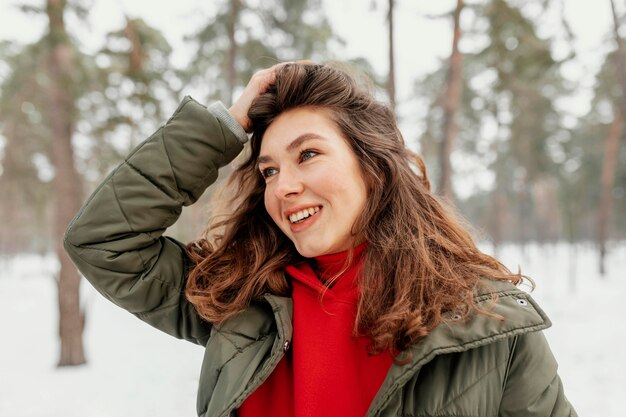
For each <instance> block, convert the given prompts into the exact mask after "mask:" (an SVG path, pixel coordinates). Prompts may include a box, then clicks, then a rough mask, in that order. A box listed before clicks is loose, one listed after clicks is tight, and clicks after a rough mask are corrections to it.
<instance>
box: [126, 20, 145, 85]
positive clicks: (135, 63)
mask: <svg viewBox="0 0 626 417" xmlns="http://www.w3.org/2000/svg"><path fill="white" fill-rule="evenodd" d="M124 36H126V38H127V39H128V40H129V41H130V54H129V62H128V74H129V75H130V76H131V78H134V77H137V76H138V75H140V74H141V73H142V72H143V64H144V52H143V45H142V44H141V37H140V36H139V33H138V32H137V23H136V22H135V21H134V20H131V19H129V18H128V17H127V18H126V26H125V27H124Z"/></svg>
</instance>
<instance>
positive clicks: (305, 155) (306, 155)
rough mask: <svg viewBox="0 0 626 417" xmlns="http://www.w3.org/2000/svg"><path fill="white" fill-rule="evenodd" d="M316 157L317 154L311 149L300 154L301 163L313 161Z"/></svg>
mask: <svg viewBox="0 0 626 417" xmlns="http://www.w3.org/2000/svg"><path fill="white" fill-rule="evenodd" d="M316 155H317V152H315V151H312V150H309V149H307V150H304V151H302V152H300V161H302V162H304V161H306V160H307V159H311V158H313V157H314V156H316Z"/></svg>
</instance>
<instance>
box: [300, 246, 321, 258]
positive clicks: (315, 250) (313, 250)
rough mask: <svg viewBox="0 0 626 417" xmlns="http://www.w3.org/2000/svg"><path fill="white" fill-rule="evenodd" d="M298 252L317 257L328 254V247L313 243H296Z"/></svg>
mask: <svg viewBox="0 0 626 417" xmlns="http://www.w3.org/2000/svg"><path fill="white" fill-rule="evenodd" d="M295 246H296V250H297V251H298V253H299V254H300V255H302V256H304V257H305V258H315V257H316V256H320V255H326V254H327V253H328V248H321V247H319V246H311V245H297V244H296V245H295Z"/></svg>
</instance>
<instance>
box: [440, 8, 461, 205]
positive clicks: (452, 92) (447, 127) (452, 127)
mask: <svg viewBox="0 0 626 417" xmlns="http://www.w3.org/2000/svg"><path fill="white" fill-rule="evenodd" d="M462 9H463V0H457V2H456V9H455V11H454V36H453V38H452V53H451V54H450V67H449V69H448V88H447V91H446V95H445V99H444V104H443V106H444V125H443V138H442V140H441V149H440V154H439V155H440V163H439V165H440V170H441V171H440V177H439V194H441V195H442V196H444V197H446V198H448V199H449V200H450V201H452V200H453V199H454V194H453V191H452V163H451V162H450V155H451V154H452V148H453V146H454V140H455V138H456V136H457V134H458V130H459V129H458V124H457V114H458V112H459V107H460V105H461V94H462V85H463V78H462V77H463V72H462V68H463V56H462V55H461V52H460V51H459V40H460V39H461V26H460V16H461V10H462Z"/></svg>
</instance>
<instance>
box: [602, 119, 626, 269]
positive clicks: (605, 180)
mask: <svg viewBox="0 0 626 417" xmlns="http://www.w3.org/2000/svg"><path fill="white" fill-rule="evenodd" d="M623 129H624V115H623V113H621V112H620V111H619V110H617V109H616V111H615V116H614V118H613V123H611V127H610V129H609V134H608V135H607V137H606V140H605V141H604V158H603V163H602V185H601V194H600V209H599V210H598V249H599V251H600V257H599V265H598V267H599V271H600V274H601V275H602V276H604V274H605V273H606V265H605V260H606V241H607V239H608V234H609V220H610V219H611V211H612V210H611V209H612V207H613V205H612V204H611V203H612V194H613V186H614V184H615V172H616V170H617V150H618V148H619V139H620V136H621V134H622V131H623Z"/></svg>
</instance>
